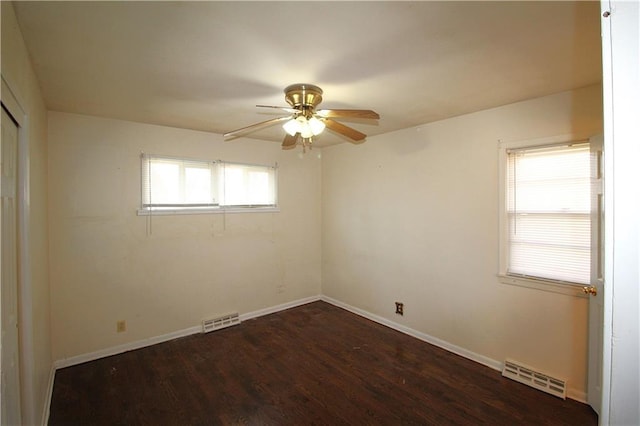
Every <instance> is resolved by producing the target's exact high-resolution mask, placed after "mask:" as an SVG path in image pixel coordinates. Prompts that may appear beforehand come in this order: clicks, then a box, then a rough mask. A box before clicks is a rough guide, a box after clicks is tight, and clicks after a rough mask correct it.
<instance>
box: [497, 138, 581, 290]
mask: <svg viewBox="0 0 640 426" xmlns="http://www.w3.org/2000/svg"><path fill="white" fill-rule="evenodd" d="M506 172H507V176H506V178H507V188H506V203H507V206H506V208H507V219H508V220H507V226H508V228H509V229H508V254H507V255H508V260H507V271H506V272H507V274H508V275H516V276H522V277H534V278H542V279H549V280H554V281H565V282H569V283H578V284H588V283H589V281H590V262H591V217H590V209H591V206H590V202H591V198H590V154H589V145H588V144H577V145H569V146H567V145H564V146H554V147H546V148H525V149H516V150H509V151H507V171H506Z"/></svg>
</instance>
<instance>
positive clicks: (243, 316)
mask: <svg viewBox="0 0 640 426" xmlns="http://www.w3.org/2000/svg"><path fill="white" fill-rule="evenodd" d="M321 299H322V297H321V296H320V295H318V296H311V297H305V298H304V299H298V300H294V301H292V302H287V303H283V304H281V305H276V306H272V307H270V308H264V309H259V310H257V311H253V312H247V313H246V314H240V321H246V320H250V319H252V318H258V317H262V316H265V315H269V314H274V313H276V312H280V311H284V310H285V309H291V308H295V307H296V306H301V305H306V304H307V303H311V302H317V301H318V300H321Z"/></svg>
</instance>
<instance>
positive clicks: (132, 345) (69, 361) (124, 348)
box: [53, 296, 320, 369]
mask: <svg viewBox="0 0 640 426" xmlns="http://www.w3.org/2000/svg"><path fill="white" fill-rule="evenodd" d="M318 300H320V296H311V297H307V298H304V299H298V300H294V301H292V302H287V303H283V304H280V305H276V306H272V307H270V308H264V309H259V310H257V311H252V312H247V313H245V314H242V315H240V320H241V321H246V320H249V319H252V318H257V317H261V316H264V315H269V314H273V313H275V312H279V311H283V310H285V309H289V308H294V307H296V306H300V305H306V304H307V303H311V302H315V301H318ZM201 332H202V324H198V325H196V326H193V327H189V328H185V329H183V330H177V331H173V332H171V333H167V334H162V335H160V336H155V337H149V338H147V339H142V340H137V341H135V342H129V343H125V344H122V345H118V346H112V347H110V348H105V349H101V350H99V351H95V352H90V353H86V354H82V355H76V356H72V357H69V358H64V359H60V360H56V361H54V363H53V366H54V368H55V369H59V368H65V367H71V366H72V365H78V364H82V363H85V362H89V361H95V360H97V359H100V358H105V357H108V356H112V355H117V354H121V353H124V352H129V351H133V350H136V349H141V348H144V347H147V346H152V345H156V344H158V343H163V342H167V341H169V340H173V339H177V338H179V337H184V336H189V335H191V334H197V333H201Z"/></svg>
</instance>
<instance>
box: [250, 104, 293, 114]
mask: <svg viewBox="0 0 640 426" xmlns="http://www.w3.org/2000/svg"><path fill="white" fill-rule="evenodd" d="M256 108H272V109H281V110H283V111H287V112H290V113H292V114H293V113H294V112H299V110H297V109H295V108H289V107H281V106H275V105H256Z"/></svg>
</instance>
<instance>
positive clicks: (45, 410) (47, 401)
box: [42, 365, 56, 426]
mask: <svg viewBox="0 0 640 426" xmlns="http://www.w3.org/2000/svg"><path fill="white" fill-rule="evenodd" d="M55 378H56V368H55V367H54V366H53V365H52V366H51V372H50V373H49V383H47V394H46V395H45V398H44V406H43V407H42V426H47V425H48V424H49V414H50V413H51V397H52V396H53V383H54V382H55Z"/></svg>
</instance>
